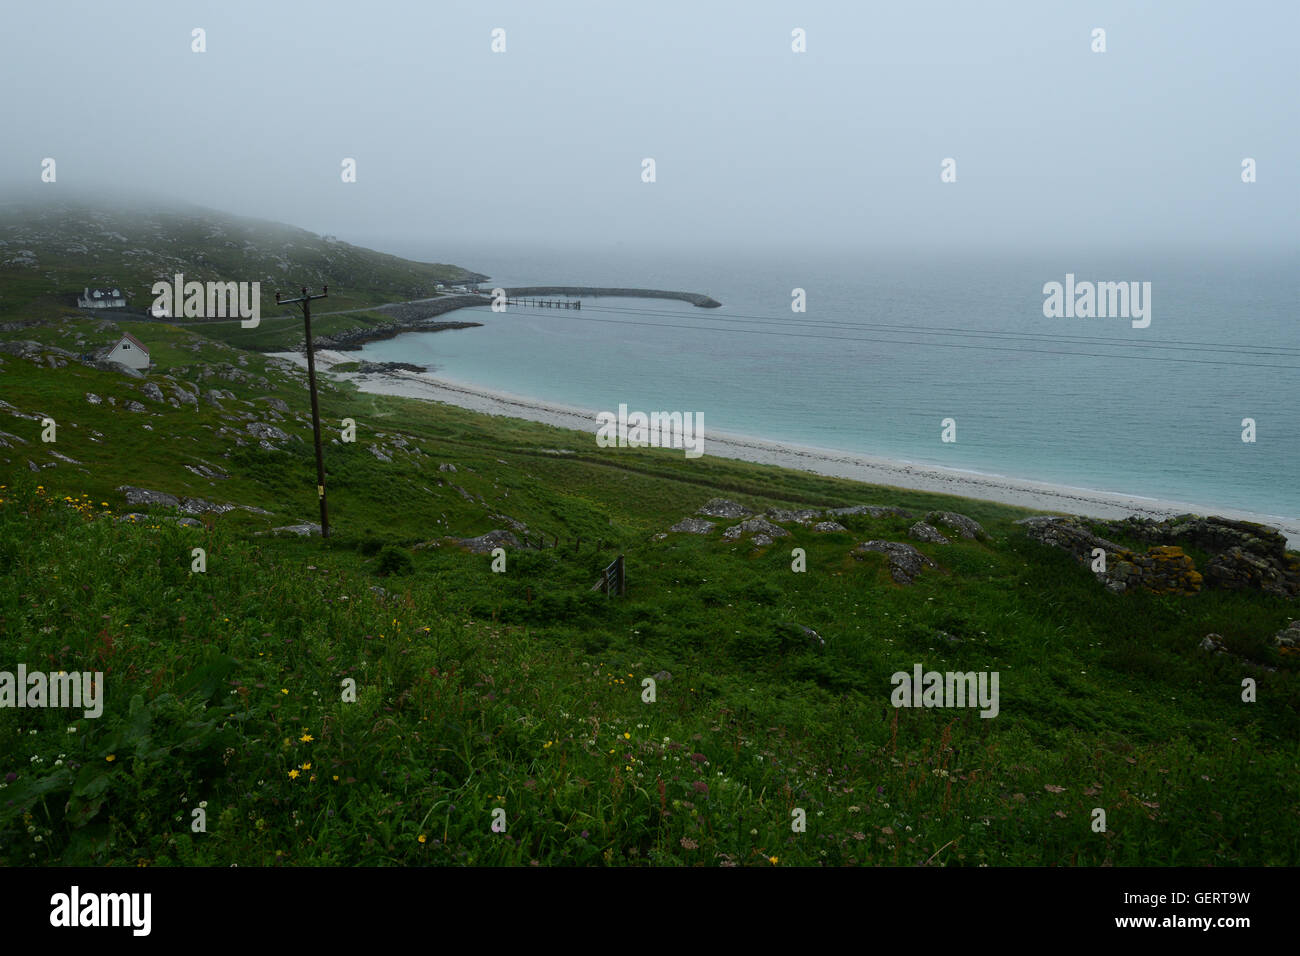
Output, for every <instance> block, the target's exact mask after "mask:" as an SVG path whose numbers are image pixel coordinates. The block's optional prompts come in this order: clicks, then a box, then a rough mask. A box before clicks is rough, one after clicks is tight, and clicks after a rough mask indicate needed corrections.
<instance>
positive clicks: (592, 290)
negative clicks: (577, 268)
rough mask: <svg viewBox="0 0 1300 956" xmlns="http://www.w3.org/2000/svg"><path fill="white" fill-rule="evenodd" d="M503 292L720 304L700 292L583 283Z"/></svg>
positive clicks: (713, 306) (708, 306) (702, 305)
mask: <svg viewBox="0 0 1300 956" xmlns="http://www.w3.org/2000/svg"><path fill="white" fill-rule="evenodd" d="M505 292H506V295H508V296H511V297H514V296H521V295H572V296H587V297H589V298H600V297H602V296H605V297H609V298H623V299H677V300H678V301H680V302H689V303H690V304H691V305H694V306H698V307H699V308H701V309H717V308H720V307H721V305H722V303H721V302H719V301H718V300H717V299H715V298H713V297H712V296H707V295H704V294H703V293H701V292H664V291H662V290H659V289H606V288H599V287H595V286H585V285H529V286H520V287H517V288H511V289H506V290H505Z"/></svg>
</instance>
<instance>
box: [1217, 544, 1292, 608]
mask: <svg viewBox="0 0 1300 956" xmlns="http://www.w3.org/2000/svg"><path fill="white" fill-rule="evenodd" d="M1205 577H1206V579H1207V580H1208V581H1209V583H1210V586H1211V587H1215V588H1222V589H1223V590H1226V591H1246V590H1256V591H1263V592H1264V593H1266V594H1276V595H1277V596H1278V597H1295V596H1297V595H1300V560H1298V559H1297V558H1296V556H1295V555H1294V554H1291V555H1288V554H1286V553H1285V552H1284V553H1283V554H1282V555H1280V556H1278V555H1269V554H1260V553H1258V552H1256V551H1249V550H1246V549H1245V548H1241V547H1238V546H1236V545H1234V546H1233V547H1231V548H1229V549H1228V550H1227V551H1224V552H1222V553H1221V554H1216V555H1215V556H1214V557H1212V558H1210V560H1209V561H1208V562H1207V563H1206V565H1205Z"/></svg>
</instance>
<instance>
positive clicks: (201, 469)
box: [185, 463, 230, 481]
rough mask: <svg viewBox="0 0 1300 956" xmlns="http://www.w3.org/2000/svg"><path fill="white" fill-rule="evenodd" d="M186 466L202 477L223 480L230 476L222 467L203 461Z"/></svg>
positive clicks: (188, 469)
mask: <svg viewBox="0 0 1300 956" xmlns="http://www.w3.org/2000/svg"><path fill="white" fill-rule="evenodd" d="M185 468H186V470H187V471H192V472H194V474H196V475H198V476H199V477H200V478H207V479H208V480H210V481H213V480H223V479H226V478H229V477H230V475H228V474H226V473H225V472H224V471H222V470H221V469H220V468H213V467H212V466H210V465H205V464H202V463H200V464H197V465H186V466H185Z"/></svg>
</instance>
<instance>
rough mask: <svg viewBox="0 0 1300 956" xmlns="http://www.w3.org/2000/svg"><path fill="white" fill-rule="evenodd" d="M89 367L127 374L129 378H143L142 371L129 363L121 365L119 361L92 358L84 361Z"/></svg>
mask: <svg viewBox="0 0 1300 956" xmlns="http://www.w3.org/2000/svg"><path fill="white" fill-rule="evenodd" d="M85 364H86V365H88V366H89V367H90V368H97V369H99V370H100V371H101V372H117V373H118V374H120V375H129V376H130V377H131V378H144V372H142V371H140V370H139V369H137V368H132V367H131V366H129V365H123V364H121V363H120V362H106V361H104V360H103V359H93V360H91V361H89V362H86V363H85Z"/></svg>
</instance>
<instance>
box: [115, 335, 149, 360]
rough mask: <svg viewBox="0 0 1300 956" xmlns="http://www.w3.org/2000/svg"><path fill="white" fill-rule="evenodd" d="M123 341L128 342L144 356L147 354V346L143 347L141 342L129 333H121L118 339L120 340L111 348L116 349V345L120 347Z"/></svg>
mask: <svg viewBox="0 0 1300 956" xmlns="http://www.w3.org/2000/svg"><path fill="white" fill-rule="evenodd" d="M123 341H127V342H130V343H131V344H132V345H134V346H135V347H136V348H138V349H139V350H140V351H141V352H144V353H145V354H146V355H147V354H149V346H147V345H145V344H144V343H143V342H141V341H140V340H139V339H137V338H136V337H135V336H134V335H132V334H131V333H130V332H123V333H122V338H120V339H118V340H117V343H116V344H115V345H114V346H113V348H117V346H118V345H121V344H122V342H123ZM110 351H111V350H110Z"/></svg>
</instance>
